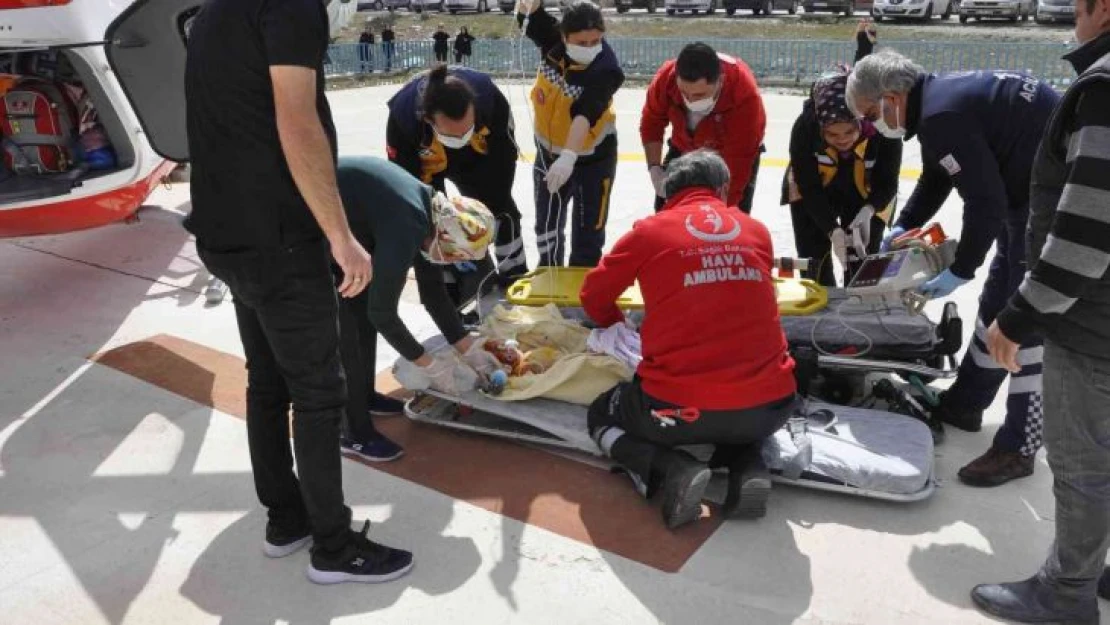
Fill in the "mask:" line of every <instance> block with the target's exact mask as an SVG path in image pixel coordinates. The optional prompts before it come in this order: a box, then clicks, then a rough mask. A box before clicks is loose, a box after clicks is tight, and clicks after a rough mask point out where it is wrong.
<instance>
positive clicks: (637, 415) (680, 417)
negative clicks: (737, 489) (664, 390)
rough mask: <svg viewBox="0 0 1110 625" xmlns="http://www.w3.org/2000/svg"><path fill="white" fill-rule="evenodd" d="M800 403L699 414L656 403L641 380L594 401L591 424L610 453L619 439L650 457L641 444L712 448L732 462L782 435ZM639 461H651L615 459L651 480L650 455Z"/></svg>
mask: <svg viewBox="0 0 1110 625" xmlns="http://www.w3.org/2000/svg"><path fill="white" fill-rule="evenodd" d="M796 401H797V399H796V396H795V395H793V394H791V395H790V396H788V397H784V398H782V399H780V400H777V401H774V402H771V403H769V404H765V405H763V406H756V407H754V408H747V409H744V410H698V409H696V408H693V407H689V406H686V407H683V406H676V405H674V404H670V403H667V402H665V401H661V400H659V399H656V398H654V397H651V396H650V395H648V394H647V393H645V392H644V390H643V388H641V386H640V380H639V378H636V379H634V380H633V381H632V382H625V383H621V384H618V385H617V386H615V387H613V388H612V389H610V390H609V391H606V392H605V393H602V394H601V396H599V397H598V398H597V399H596V400H594V402H593V404H591V405H590V408H589V412H588V414H587V424H588V427H589V431H590V436H592V437H593V438H594V440H595V441H597V443H598V445H599V446H600V447H601V448H602V449H603V450H606V451H608V450H609V449H610V448H611V447H612V443H613V442H614V441H615V440H616V439H618V438H620V437H631V438H632V439H633V440H635V441H637V442H639V443H641V445H638V446H636V447H638V448H640V449H644V450H645V451H646V450H647V449H649V448H648V447H646V446H645V445H643V444H642V443H647V444H650V445H651V446H653V447H655V448H659V447H662V448H672V447H678V446H681V445H704V444H712V445H717V446H718V447H719V448H721V447H723V448H725V449H726V450H728V452H726V453H725V454H723V456H724V457H726V458H727V457H728V456H730V455H732V452H733V451H736V452H739V451H740V450H742V449H743V448H745V447H747V446H749V445H752V444H758V443H760V442H762V441H763V440H765V439H766V438H767V437H769V436H772V435H773V434H774V433H775V432H777V431H778V430H779V428H781V427H782V426H783V425H784V424H786V421H787V419H789V418H790V415H791V413H792V412H793V410H794V406H795V402H796ZM624 447H625V448H626V449H629V448H632V446H629V445H625V446H624ZM634 453H635V452H634ZM639 455H640V456H647V457H642V458H640V459H637V458H618V457H616V456H614V459H615V460H617V461H618V462H621V463H622V464H625V465H626V466H628V465H632V466H629V467H628V468H631V469H633V470H636V471H637V472H639V473H641V475H644V476H645V477H646V476H647V475H648V472H650V465H651V459H650V455H651V454H650V453H648V454H639ZM723 463H727V460H724V461H723ZM637 465H639V466H637ZM645 470H646V471H647V472H645Z"/></svg>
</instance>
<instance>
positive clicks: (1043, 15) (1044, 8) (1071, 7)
mask: <svg viewBox="0 0 1110 625" xmlns="http://www.w3.org/2000/svg"><path fill="white" fill-rule="evenodd" d="M1033 18H1034V19H1036V20H1037V23H1038V24H1044V23H1047V22H1075V4H1074V3H1073V2H1072V1H1071V0H1038V2H1037V9H1036V11H1035V12H1034V13H1033Z"/></svg>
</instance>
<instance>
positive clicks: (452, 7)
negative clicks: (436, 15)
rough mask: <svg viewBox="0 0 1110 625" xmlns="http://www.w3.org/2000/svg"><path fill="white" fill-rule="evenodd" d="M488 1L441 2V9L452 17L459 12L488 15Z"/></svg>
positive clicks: (456, 0)
mask: <svg viewBox="0 0 1110 625" xmlns="http://www.w3.org/2000/svg"><path fill="white" fill-rule="evenodd" d="M489 3H490V0H443V9H445V10H447V12H448V13H450V14H451V15H454V14H456V13H458V12H459V11H475V12H477V13H489V12H490V6H489Z"/></svg>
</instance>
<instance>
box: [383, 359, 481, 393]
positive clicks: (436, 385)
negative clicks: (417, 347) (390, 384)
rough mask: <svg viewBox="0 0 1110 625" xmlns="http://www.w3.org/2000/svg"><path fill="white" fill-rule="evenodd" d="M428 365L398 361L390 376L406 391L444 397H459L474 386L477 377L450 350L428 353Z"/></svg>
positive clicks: (475, 386) (475, 385)
mask: <svg viewBox="0 0 1110 625" xmlns="http://www.w3.org/2000/svg"><path fill="white" fill-rule="evenodd" d="M429 355H430V356H431V358H432V364H430V365H428V366H427V367H421V366H420V365H418V364H416V363H415V362H412V361H410V360H405V359H403V358H402V359H400V360H399V361H398V362H397V365H396V366H395V367H394V369H393V376H394V377H395V378H397V381H398V382H400V384H401V386H404V387H405V388H407V389H409V390H410V391H423V390H427V389H429V388H430V389H432V390H435V391H439V392H441V393H446V394H448V395H459V394H461V393H465V392H467V391H472V390H474V389H475V388H477V386H478V374H477V373H476V372H475V371H474V370H473V369H471V368H470V365H467V364H466V363H464V362H462V361H461V360H460V359H459V357H458V356H457V355H456V354H455V350H453V349H444V350H440V351H438V352H435V353H432V354H429Z"/></svg>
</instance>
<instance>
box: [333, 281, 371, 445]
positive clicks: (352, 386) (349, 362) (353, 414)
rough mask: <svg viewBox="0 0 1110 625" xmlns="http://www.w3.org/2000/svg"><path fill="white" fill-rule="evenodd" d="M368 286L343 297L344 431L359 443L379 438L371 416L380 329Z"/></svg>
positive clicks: (341, 331)
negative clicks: (372, 318)
mask: <svg viewBox="0 0 1110 625" xmlns="http://www.w3.org/2000/svg"><path fill="white" fill-rule="evenodd" d="M369 308H370V294H369V289H367V290H364V291H363V292H362V293H359V294H358V295H357V296H355V297H352V298H349V299H348V298H340V303H339V336H340V342H339V353H340V355H341V356H342V358H343V370H344V371H345V372H346V374H347V408H346V411H345V416H346V418H345V419H344V420H343V430H344V432H345V433H346V435H347V436H349V437H350V438H353V439H354V440H356V441H359V442H366V441H368V440H370V439H373V438H376V437H377V435H378V430H377V428H375V427H374V421H373V419H372V418H371V416H370V401H371V400H372V399H373V397H374V379H375V377H376V375H375V374H376V372H377V364H376V360H377V355H378V329H377V328H375V327H374V324H373V323H371V322H370V316H369V314H368V311H369Z"/></svg>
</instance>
